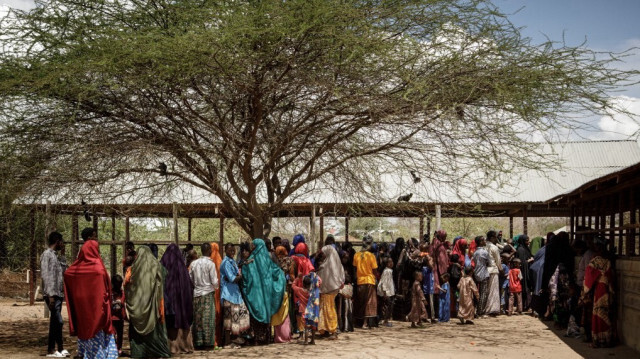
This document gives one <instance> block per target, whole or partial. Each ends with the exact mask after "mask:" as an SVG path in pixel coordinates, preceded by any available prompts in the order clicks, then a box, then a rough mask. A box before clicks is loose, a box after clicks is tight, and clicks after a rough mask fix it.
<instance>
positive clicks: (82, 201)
mask: <svg viewBox="0 0 640 359" xmlns="http://www.w3.org/2000/svg"><path fill="white" fill-rule="evenodd" d="M81 204H82V207H83V212H84V219H85V220H86V221H87V222H91V215H89V209H88V208H87V202H85V201H84V200H81Z"/></svg>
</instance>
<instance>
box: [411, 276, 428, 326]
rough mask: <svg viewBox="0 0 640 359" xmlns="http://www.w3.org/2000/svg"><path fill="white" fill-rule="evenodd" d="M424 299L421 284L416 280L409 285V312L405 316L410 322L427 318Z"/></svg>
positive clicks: (417, 321)
mask: <svg viewBox="0 0 640 359" xmlns="http://www.w3.org/2000/svg"><path fill="white" fill-rule="evenodd" d="M424 300H425V299H424V293H422V284H421V283H420V282H418V281H417V280H416V281H414V282H413V286H412V287H411V312H409V315H408V316H407V319H408V320H409V321H410V322H412V323H419V322H420V321H426V320H427V308H425V306H424Z"/></svg>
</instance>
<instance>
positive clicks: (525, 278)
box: [516, 243, 535, 309]
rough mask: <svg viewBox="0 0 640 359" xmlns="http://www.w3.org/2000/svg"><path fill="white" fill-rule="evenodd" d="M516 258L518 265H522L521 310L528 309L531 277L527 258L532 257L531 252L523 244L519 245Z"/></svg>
mask: <svg viewBox="0 0 640 359" xmlns="http://www.w3.org/2000/svg"><path fill="white" fill-rule="evenodd" d="M516 253H517V256H518V258H519V259H520V263H521V264H522V268H521V270H522V307H523V309H527V308H529V305H530V303H531V294H530V293H531V289H532V285H531V284H532V283H531V276H530V274H529V258H531V257H533V256H532V255H531V250H530V249H529V247H527V246H526V245H525V244H524V243H520V244H519V245H518V249H517V252H516ZM534 294H535V293H534Z"/></svg>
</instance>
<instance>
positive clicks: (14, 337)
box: [0, 300, 640, 359]
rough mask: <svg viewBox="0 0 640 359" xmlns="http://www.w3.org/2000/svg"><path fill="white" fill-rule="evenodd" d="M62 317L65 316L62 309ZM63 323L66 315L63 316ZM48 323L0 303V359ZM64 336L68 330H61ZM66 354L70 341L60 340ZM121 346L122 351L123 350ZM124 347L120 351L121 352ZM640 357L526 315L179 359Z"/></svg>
mask: <svg viewBox="0 0 640 359" xmlns="http://www.w3.org/2000/svg"><path fill="white" fill-rule="evenodd" d="M63 312H65V311H64V310H63ZM64 317H65V319H66V313H65V315H64ZM47 326H48V321H47V319H44V318H43V307H42V303H38V305H37V306H35V307H29V306H23V305H20V306H14V302H13V301H6V300H0V328H2V330H0V352H1V353H2V354H3V357H4V358H16V359H22V358H34V357H38V356H41V357H42V356H43V355H44V351H45V349H46V337H47V330H48V327H47ZM65 333H66V334H68V327H67V326H66V325H65ZM65 343H66V345H67V348H68V349H72V350H70V351H71V352H72V353H73V352H75V348H76V345H75V341H74V340H73V338H69V337H68V335H66V336H65ZM126 345H127V344H126V341H125V346H126ZM127 349H128V348H125V350H127ZM285 356H286V357H290V358H314V359H316V358H381V359H393V358H399V359H408V358H429V357H437V358H456V359H461V358H462V359H465V358H512V359H528V358H531V359H538V358H563V359H564V358H566V359H569V358H582V357H587V358H640V354H639V353H637V352H634V351H633V350H631V349H630V348H628V347H626V346H618V347H616V348H614V349H598V350H592V349H589V348H587V346H586V345H585V344H583V343H582V342H581V341H580V340H579V339H569V338H564V337H562V333H560V332H556V331H554V330H551V329H550V328H549V327H548V326H547V325H545V323H542V322H540V321H539V320H537V319H533V318H531V317H528V316H514V317H505V316H501V317H498V318H489V319H483V320H478V321H476V324H475V325H459V324H457V322H455V321H453V322H451V323H449V324H435V325H428V326H426V327H425V328H424V329H411V328H410V327H409V324H407V323H398V322H396V323H394V327H393V328H379V329H374V330H372V331H366V330H357V331H356V332H355V333H346V334H341V335H340V338H339V339H338V340H337V341H326V340H318V341H317V345H315V346H303V345H301V344H297V343H290V344H274V345H269V346H262V347H249V348H242V349H225V350H216V351H213V352H197V353H196V354H193V355H188V356H183V357H185V358H194V359H195V358H225V357H230V358H231V357H235V358H280V357H285Z"/></svg>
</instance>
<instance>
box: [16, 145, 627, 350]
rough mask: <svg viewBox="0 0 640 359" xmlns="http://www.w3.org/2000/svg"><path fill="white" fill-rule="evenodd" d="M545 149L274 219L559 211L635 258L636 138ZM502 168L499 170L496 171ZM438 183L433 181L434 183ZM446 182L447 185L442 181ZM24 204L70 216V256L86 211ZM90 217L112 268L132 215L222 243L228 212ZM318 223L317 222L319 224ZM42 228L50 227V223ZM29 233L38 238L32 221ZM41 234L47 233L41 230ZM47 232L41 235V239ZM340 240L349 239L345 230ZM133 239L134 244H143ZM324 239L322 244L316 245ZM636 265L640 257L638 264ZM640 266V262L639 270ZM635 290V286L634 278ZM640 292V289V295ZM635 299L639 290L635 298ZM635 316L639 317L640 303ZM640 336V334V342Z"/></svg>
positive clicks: (177, 206) (165, 206) (146, 206)
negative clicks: (460, 183) (494, 182)
mask: <svg viewBox="0 0 640 359" xmlns="http://www.w3.org/2000/svg"><path fill="white" fill-rule="evenodd" d="M546 151H548V152H549V155H550V156H552V155H555V156H557V157H558V161H557V162H558V166H557V167H553V168H546V169H538V170H530V171H525V172H523V173H516V174H509V176H510V181H507V185H506V186H504V187H503V188H501V189H499V190H496V189H485V190H479V191H476V192H473V193H467V194H464V193H459V192H454V191H450V190H448V189H447V188H442V189H440V190H436V191H429V190H424V191H419V190H418V191H416V193H415V194H414V197H413V198H414V200H413V201H411V202H408V203H404V202H403V203H399V202H391V201H388V202H369V203H359V202H350V201H339V200H334V201H326V200H324V201H323V199H326V198H327V196H326V195H324V194H323V195H321V196H315V197H314V196H310V197H308V198H306V200H304V201H301V202H293V203H286V204H284V205H283V207H282V209H281V210H280V211H279V212H278V213H275V214H274V217H276V218H277V217H306V218H309V220H310V229H311V230H310V233H309V235H310V236H311V237H312V241H313V239H314V238H318V239H319V240H320V241H322V239H323V238H324V218H325V216H331V217H344V218H345V227H346V228H345V233H349V219H350V218H354V217H416V218H419V228H417V230H416V232H417V233H419V235H420V237H422V235H423V234H424V233H431V231H432V220H433V219H435V221H436V223H435V224H433V227H436V228H434V229H437V227H438V226H439V218H440V217H508V218H509V223H510V226H509V227H510V228H509V236H510V237H513V234H514V233H513V221H514V219H518V220H522V222H523V228H524V233H527V231H528V228H527V221H528V218H530V217H562V218H568V219H569V221H570V231H571V236H572V238H575V237H576V236H580V235H586V234H590V233H600V234H603V235H605V236H607V237H608V238H609V240H610V247H611V249H612V250H614V251H615V252H616V253H617V254H618V255H619V256H625V257H633V256H638V255H639V254H640V253H639V251H638V244H639V243H640V241H639V240H638V238H637V236H638V233H640V230H638V228H639V225H638V223H639V222H638V218H637V215H638V207H639V205H640V177H639V176H638V174H640V146H638V143H637V142H635V141H591V142H588V141H587V142H568V143H560V144H556V145H549V146H547V147H546ZM501 175H502V174H496V176H501ZM436 185H437V184H436ZM443 187H444V186H443ZM19 205H21V206H26V207H29V208H30V209H31V210H32V213H35V212H36V211H42V212H45V213H47V218H51V216H52V214H54V213H55V214H56V215H69V216H71V218H72V235H71V241H70V243H69V244H70V245H71V251H72V257H75V256H76V254H77V252H78V247H79V245H80V239H79V228H78V217H79V216H81V215H82V214H83V210H84V209H85V208H84V207H83V206H81V205H79V204H64V203H53V204H52V203H49V202H48V203H46V204H19ZM89 210H90V212H91V213H92V214H93V215H94V217H93V227H94V228H95V229H96V231H98V218H110V219H111V225H112V229H113V230H112V231H111V233H112V236H111V238H104V237H102V236H100V233H98V237H99V239H100V240H99V244H100V245H102V246H109V247H110V258H109V262H110V268H111V271H112V273H113V274H115V270H116V268H117V267H118V266H117V264H116V251H117V246H124V245H125V243H127V242H129V241H131V238H130V232H129V224H130V218H140V217H149V218H172V219H173V222H174V224H173V230H174V233H173V236H172V237H173V238H172V239H167V240H165V241H155V242H154V243H156V244H159V245H162V244H165V245H166V244H169V243H174V242H175V243H178V244H185V243H189V242H191V243H193V244H196V242H192V241H191V239H192V238H191V220H192V219H193V218H214V219H218V220H219V221H220V233H219V238H218V239H219V241H220V243H221V244H222V243H224V225H223V224H224V221H225V219H229V218H231V215H230V213H229V212H228V211H226V210H225V208H224V206H223V205H222V204H221V203H219V202H218V203H216V201H211V202H210V203H186V202H184V201H183V202H169V203H102V204H92V205H90V208H89ZM178 218H187V219H188V221H187V227H188V228H187V236H186V238H179V235H178ZM116 220H124V222H125V233H124V237H123V238H116V235H115V233H116V231H115V228H116ZM316 222H319V226H318V228H316ZM47 228H50V227H49V226H47ZM32 231H33V232H34V233H33V238H38V237H39V235H36V233H35V225H32ZM45 236H46V233H45ZM45 236H42V237H39V238H44V237H45ZM345 237H346V238H345V240H347V241H348V240H349V238H348V236H345ZM43 243H44V242H41V243H37V242H36V241H34V242H33V243H32V245H31V250H30V259H31V260H30V267H31V271H32V273H35V272H36V269H37V267H36V263H37V255H38V253H39V248H38V247H39V246H40V245H42V244H43ZM143 243H144V242H138V243H135V242H134V244H143ZM320 244H321V243H320ZM637 263H640V262H637ZM639 270H640V268H639ZM33 277H34V276H31V281H32V283H31V288H32V290H31V301H32V303H33V300H34V297H33V294H34V292H35V280H34V279H33ZM636 287H637V288H640V279H638V285H637V286H636ZM638 294H640V293H638ZM636 303H640V296H638V298H637V299H636ZM637 309H638V314H637V315H638V319H639V320H640V308H637ZM639 342H640V340H639Z"/></svg>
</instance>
